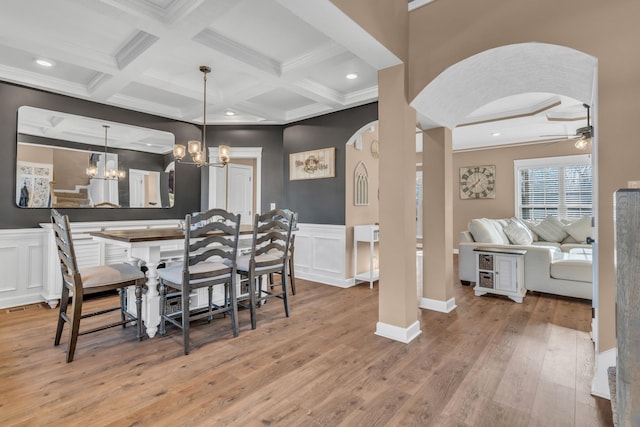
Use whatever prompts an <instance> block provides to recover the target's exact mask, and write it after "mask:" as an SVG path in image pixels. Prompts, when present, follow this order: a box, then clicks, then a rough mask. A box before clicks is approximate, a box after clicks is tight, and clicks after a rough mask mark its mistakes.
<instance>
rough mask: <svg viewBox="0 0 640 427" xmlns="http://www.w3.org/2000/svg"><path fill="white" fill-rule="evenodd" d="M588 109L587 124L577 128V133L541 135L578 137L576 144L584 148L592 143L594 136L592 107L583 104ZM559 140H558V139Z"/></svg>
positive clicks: (578, 147) (581, 148)
mask: <svg viewBox="0 0 640 427" xmlns="http://www.w3.org/2000/svg"><path fill="white" fill-rule="evenodd" d="M582 106H583V107H584V108H586V109H587V125H586V126H584V127H581V128H578V129H576V133H575V135H540V136H541V137H558V138H560V137H562V138H567V139H573V138H578V140H577V141H576V142H575V146H576V148H577V149H579V150H584V149H586V148H587V147H589V145H590V144H591V137H592V136H593V126H591V115H590V111H591V108H590V107H589V105H587V104H582ZM556 142H557V141H556Z"/></svg>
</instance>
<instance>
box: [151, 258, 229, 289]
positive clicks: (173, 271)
mask: <svg viewBox="0 0 640 427" xmlns="http://www.w3.org/2000/svg"><path fill="white" fill-rule="evenodd" d="M182 268H183V266H182V263H180V264H175V265H172V266H171V267H167V268H160V269H158V276H160V279H161V280H165V281H167V282H171V283H176V284H181V283H182ZM228 268H229V266H227V265H225V264H223V263H221V262H201V263H198V264H196V265H192V266H191V267H189V274H199V273H215V272H216V271H220V273H221V274H220V275H218V276H212V277H205V278H202V279H195V280H191V283H192V284H196V283H202V282H207V281H211V280H217V279H222V278H223V277H224V276H227V277H229V276H230V275H229V274H223V271H225V270H227V269H228Z"/></svg>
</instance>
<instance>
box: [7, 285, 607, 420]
mask: <svg viewBox="0 0 640 427" xmlns="http://www.w3.org/2000/svg"><path fill="white" fill-rule="evenodd" d="M297 287H298V295H296V296H293V297H292V298H291V300H292V301H291V306H292V310H291V317H290V318H285V317H284V313H283V310H282V305H281V304H280V302H279V301H270V302H269V303H268V304H266V305H265V306H264V307H262V308H261V309H259V312H258V328H257V329H256V330H255V331H252V330H251V329H250V326H249V315H248V312H247V311H246V310H243V311H242V312H241V314H240V326H241V333H240V336H239V337H238V338H233V335H232V333H231V330H230V322H229V321H228V319H216V320H215V321H214V322H213V323H212V324H210V325H207V324H206V323H202V324H197V325H195V326H194V327H193V328H192V350H191V354H190V355H188V356H184V355H183V353H182V345H181V344H180V339H179V331H178V330H176V329H169V330H168V335H167V336H166V337H155V338H153V339H146V340H145V341H143V342H137V341H136V340H135V330H134V328H126V329H124V330H123V329H119V328H116V329H111V330H107V331H103V332H100V333H97V334H92V335H87V336H81V337H80V339H79V341H78V348H77V350H76V359H75V361H74V362H72V363H71V364H66V363H65V362H64V345H66V339H67V334H66V332H67V331H66V330H65V335H64V336H63V343H62V345H61V346H60V347H54V346H53V336H54V331H55V319H56V312H57V310H51V309H48V308H46V307H45V306H36V308H34V306H27V307H26V308H25V309H17V310H2V313H0V342H1V348H0V397H1V398H0V425H2V426H13V425H21V426H56V425H65V426H81V425H82V426H88V425H91V426H103V425H104V426H107V425H109V426H125V425H136V426H163V425H185V426H254V425H255V426H260V425H278V426H338V425H342V426H404V425H411V426H462V427H463V426H492V427H494V426H509V427H513V426H580V427H584V426H608V425H612V423H611V409H610V403H609V401H607V400H603V399H598V398H594V397H592V396H591V395H590V394H589V389H590V385H591V377H592V370H593V359H594V357H593V345H592V343H591V340H590V339H589V334H588V332H587V331H588V329H589V324H590V313H591V309H590V304H588V303H585V302H580V301H577V300H572V299H565V298H557V297H553V296H548V295H531V294H529V295H527V296H526V297H525V299H524V303H523V304H516V303H514V302H512V301H511V300H508V299H506V298H504V297H497V296H483V297H475V296H474V295H473V291H472V289H471V288H469V287H463V286H460V285H459V284H457V283H456V303H457V305H458V308H457V309H456V310H454V312H452V313H450V314H443V313H436V312H429V311H422V312H421V321H422V334H421V335H420V336H419V337H418V338H417V339H415V340H414V341H413V342H411V343H410V344H408V345H405V344H401V343H398V342H394V341H390V340H387V339H385V338H381V337H378V336H376V335H374V330H375V325H376V322H377V320H378V319H377V307H378V291H377V283H376V288H375V289H373V290H370V289H369V287H368V285H367V284H362V285H359V286H356V287H353V288H350V289H340V288H335V287H331V286H326V285H320V284H316V283H312V282H306V281H303V280H298V282H297ZM107 300H108V301H107ZM114 300H115V297H107V298H101V299H97V300H92V301H90V302H89V304H90V305H91V306H92V307H97V306H103V305H106V303H112V302H113V301H114Z"/></svg>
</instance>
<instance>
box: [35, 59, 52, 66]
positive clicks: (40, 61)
mask: <svg viewBox="0 0 640 427" xmlns="http://www.w3.org/2000/svg"><path fill="white" fill-rule="evenodd" d="M36 64H38V65H40V66H41V67H53V66H54V64H55V62H53V61H52V60H50V59H44V58H37V59H36Z"/></svg>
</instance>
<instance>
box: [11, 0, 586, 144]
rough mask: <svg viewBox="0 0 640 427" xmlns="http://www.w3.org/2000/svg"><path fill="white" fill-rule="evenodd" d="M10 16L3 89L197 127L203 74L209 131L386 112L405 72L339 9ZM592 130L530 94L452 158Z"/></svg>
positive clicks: (550, 98) (480, 114) (18, 12)
mask: <svg viewBox="0 0 640 427" xmlns="http://www.w3.org/2000/svg"><path fill="white" fill-rule="evenodd" d="M428 3H430V0H411V1H409V2H408V4H409V5H408V7H409V10H413V9H415V8H417V7H421V6H425V5H426V6H425V7H428ZM0 6H1V7H2V13H1V14H0V80H5V81H10V82H15V83H18V84H23V85H27V86H31V87H36V88H41V89H45V90H48V91H52V92H57V93H61V94H65V95H70V96H73V97H77V98H83V99H89V100H92V101H95V102H99V103H104V104H109V105H114V106H119V107H124V108H128V109H132V110H136V111H142V112H147V113H151V114H156V115H160V116H164V117H170V118H173V119H177V120H183V121H187V122H193V123H202V120H203V80H202V73H201V72H200V71H199V67H200V66H201V65H208V66H210V67H211V68H212V72H211V74H209V75H208V82H207V118H206V119H207V123H208V124H234V123H236V124H284V123H290V122H294V121H297V120H301V119H305V118H309V117H314V116H318V115H321V114H326V113H329V112H332V111H339V110H342V109H346V108H350V107H353V106H357V105H362V104H365V103H369V102H372V101H375V100H377V97H378V87H377V72H378V70H380V69H383V68H386V67H389V66H392V65H396V64H398V63H400V61H399V59H398V58H396V57H395V56H394V55H393V54H391V53H390V52H389V51H388V50H387V49H385V48H384V47H383V46H382V45H380V44H379V43H378V42H377V41H376V40H375V39H374V38H373V37H371V36H370V35H369V34H367V33H366V32H365V31H364V30H363V29H362V28H360V27H358V26H357V25H355V23H354V22H353V21H351V20H350V19H349V18H348V17H346V15H344V14H343V13H342V12H341V11H340V10H339V9H338V8H337V7H336V6H334V5H333V3H331V1H329V0H313V1H311V0H305V1H301V0H56V1H52V0H3V1H2V4H1V5H0ZM37 59H46V60H49V61H51V62H53V66H52V67H43V66H41V65H38V64H37V63H36V62H35V61H36V60H37ZM348 74H355V75H357V78H355V79H348V78H347V75H348ZM418 113H419V114H420V111H419V109H418ZM554 117H555V118H556V119H554ZM563 117H564V119H562V118H563ZM584 124H585V118H584V109H582V107H581V103H580V102H578V101H576V100H573V99H570V98H566V97H558V96H556V95H554V94H521V95H518V96H514V97H508V98H505V99H502V100H498V101H495V102H493V103H491V104H489V105H486V106H483V107H481V108H479V109H478V110H476V111H474V112H473V113H471V114H470V115H469V116H468V118H467V120H466V121H465V123H463V124H462V125H458V127H457V128H456V129H455V131H454V149H467V148H474V147H482V146H491V145H498V144H512V143H520V142H530V141H537V140H539V139H544V138H540V135H547V134H552V135H572V134H574V133H575V129H576V128H577V127H580V126H584ZM422 125H423V126H425V123H422ZM496 133H500V137H497V136H495V135H494V134H496ZM547 139H549V138H547Z"/></svg>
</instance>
